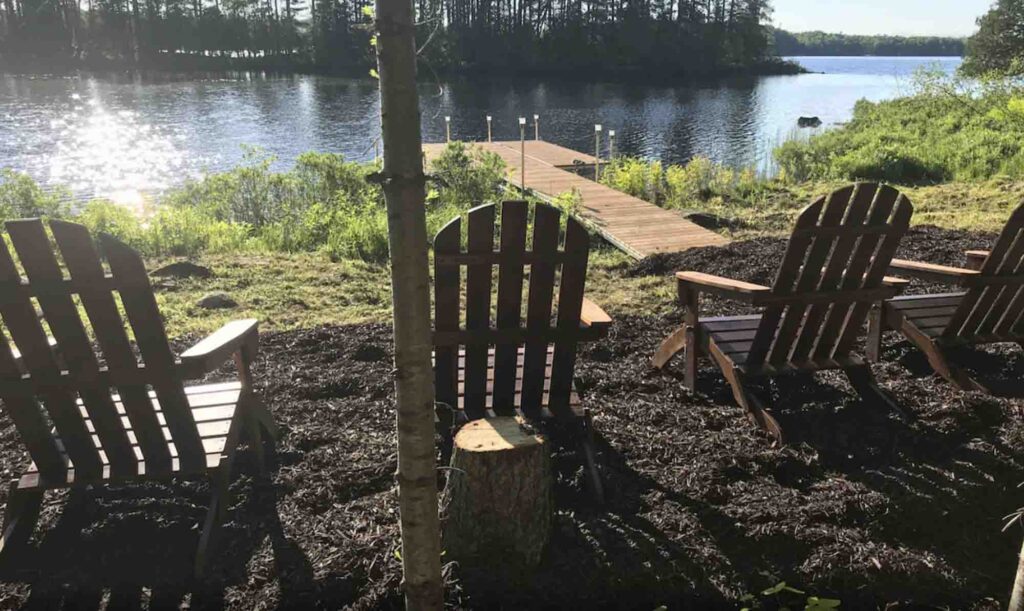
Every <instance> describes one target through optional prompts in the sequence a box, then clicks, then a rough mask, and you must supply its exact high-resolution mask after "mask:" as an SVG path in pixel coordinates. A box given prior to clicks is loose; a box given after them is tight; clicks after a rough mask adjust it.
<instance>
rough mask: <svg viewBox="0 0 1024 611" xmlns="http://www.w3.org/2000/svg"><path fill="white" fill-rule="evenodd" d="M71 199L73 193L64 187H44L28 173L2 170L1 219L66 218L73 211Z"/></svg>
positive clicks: (0, 184)
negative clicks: (45, 189)
mask: <svg viewBox="0 0 1024 611" xmlns="http://www.w3.org/2000/svg"><path fill="white" fill-rule="evenodd" d="M69 201H70V195H69V193H68V192H67V191H65V190H63V189H56V190H53V191H44V190H43V188H42V187H40V186H39V184H38V183H36V181H34V180H32V178H31V177H29V176H28V175H27V174H22V173H21V172H15V171H14V170H9V169H2V170H0V220H7V219H19V218H29V217H50V218H62V217H65V216H67V215H68V213H69V212H70V206H69V203H68V202H69Z"/></svg>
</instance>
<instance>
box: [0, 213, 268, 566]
mask: <svg viewBox="0 0 1024 611" xmlns="http://www.w3.org/2000/svg"><path fill="white" fill-rule="evenodd" d="M5 228H6V229H7V234H8V236H9V238H10V242H9V243H10V244H11V245H12V246H13V247H14V254H16V255H17V261H16V260H15V258H14V256H13V255H12V252H11V250H10V249H9V248H8V246H7V244H8V242H7V241H0V316H2V318H3V323H4V325H3V331H6V332H9V333H10V338H8V337H6V335H5V333H4V332H3V331H0V399H2V400H3V405H4V410H5V411H6V413H7V415H8V416H9V417H10V418H11V420H12V421H13V422H14V426H15V428H16V429H17V430H18V433H19V437H20V438H21V440H22V442H23V443H24V445H25V447H26V449H27V450H28V454H29V458H30V460H31V464H30V465H29V466H28V468H27V469H26V470H25V471H24V473H23V474H22V475H21V476H20V477H19V478H17V479H16V480H14V481H13V482H11V484H10V492H9V494H8V498H7V507H6V508H5V513H4V526H3V534H2V537H3V538H2V541H0V554H3V555H8V554H9V553H13V550H15V549H17V548H18V547H21V546H22V545H24V544H25V543H26V542H27V540H28V538H29V535H31V532H32V529H33V527H34V524H35V522H36V519H37V518H38V514H39V509H40V507H41V504H42V499H43V493H44V491H45V490H47V489H51V488H66V487H71V486H75V487H83V486H88V485H106V484H111V483H122V482H149V481H156V480H163V479H168V478H173V477H189V478H194V477H200V478H204V479H208V480H209V481H210V488H211V500H210V507H209V509H208V511H207V517H206V520H205V521H204V523H203V528H202V531H201V533H200V539H199V549H198V551H197V553H196V564H195V574H196V577H197V578H199V579H202V578H204V577H205V567H206V560H207V556H208V552H209V550H210V547H211V542H212V540H213V537H214V534H215V532H216V530H217V529H218V527H219V525H220V523H221V521H222V519H223V517H224V513H225V510H226V507H227V503H228V498H227V496H228V485H229V484H230V477H231V467H232V463H233V461H234V457H235V453H236V451H237V449H238V447H239V445H240V442H241V441H242V439H243V435H244V436H245V437H247V438H248V439H249V441H250V446H251V447H252V448H253V450H254V451H255V452H256V454H257V457H258V459H259V463H260V464H261V465H262V464H263V443H262V440H263V438H264V436H267V437H269V438H270V439H273V438H274V436H275V435H276V427H275V426H274V423H273V420H272V419H271V417H270V414H269V412H268V411H267V410H266V407H265V406H264V405H263V403H262V401H261V400H260V399H259V397H258V396H257V395H256V394H255V393H254V392H253V388H252V378H251V373H250V366H251V363H252V360H253V359H254V358H255V356H256V351H257V349H258V346H259V332H258V329H257V321H255V320H239V321H234V322H231V323H228V324H226V325H224V327H222V328H221V329H220V330H218V331H217V332H215V333H213V334H212V335H210V336H209V337H207V338H206V339H204V340H202V341H201V342H199V343H197V344H196V345H195V346H193V347H192V348H190V349H189V350H186V351H185V352H183V353H182V354H181V355H179V356H177V357H176V356H175V355H174V353H173V352H172V351H171V347H170V343H169V342H168V340H167V334H166V331H165V329H164V324H163V319H162V317H161V316H160V311H159V309H158V307H157V302H156V298H155V296H154V294H153V289H152V286H151V285H150V283H149V276H148V275H147V273H146V269H145V265H144V263H143V261H142V258H141V257H140V256H139V254H138V253H137V252H135V251H134V250H132V249H131V248H129V247H128V246H127V245H125V244H123V243H122V242H120V241H118V240H116V239H114V238H113V237H111V236H107V235H103V236H101V239H100V241H101V244H102V255H103V256H102V257H101V253H100V252H99V251H97V249H96V245H95V242H94V240H93V237H92V236H91V235H90V233H89V231H88V230H87V229H86V228H85V227H83V226H81V225H77V224H74V223H67V222H63V221H57V220H54V221H50V223H49V229H50V233H48V232H47V230H46V226H45V225H44V224H43V222H42V221H40V220H39V219H23V220H17V221H8V222H6V223H5ZM51 234H52V238H51ZM19 263H20V265H19ZM104 263H105V264H106V265H105V264H104ZM107 266H109V272H108V271H107V269H106V267H107ZM22 271H23V272H24V276H22V275H21V274H22ZM118 301H120V303H118ZM35 302H38V305H39V308H40V309H41V310H42V318H40V317H39V315H38V314H37V310H36V305H35ZM126 319H127V320H126ZM43 322H45V323H46V327H47V328H48V329H47V328H44V326H43ZM128 327H130V329H131V332H132V336H133V338H134V345H133V343H132V342H131V341H130V340H129V335H128V332H127V328H128ZM90 329H91V331H92V333H90ZM48 333H50V334H52V335H50V336H48ZM97 348H98V349H97ZM136 349H137V353H136ZM140 357H141V359H140ZM232 359H233V360H234V362H235V365H236V368H237V370H238V380H237V381H233V382H225V383H218V384H204V385H197V386H186V385H185V381H186V380H188V379H195V378H201V377H203V376H205V375H206V374H208V373H210V372H212V371H214V370H216V369H217V368H218V367H220V366H221V365H222V364H223V363H224V362H226V361H228V360H232Z"/></svg>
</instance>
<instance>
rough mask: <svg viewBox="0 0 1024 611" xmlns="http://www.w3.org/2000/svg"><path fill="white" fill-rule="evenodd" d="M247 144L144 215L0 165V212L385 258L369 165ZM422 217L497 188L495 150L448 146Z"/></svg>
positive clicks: (449, 212) (473, 201)
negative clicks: (81, 200)
mask: <svg viewBox="0 0 1024 611" xmlns="http://www.w3.org/2000/svg"><path fill="white" fill-rule="evenodd" d="M272 161H273V159H272V158H270V157H267V156H265V155H262V154H260V153H259V152H250V153H249V154H248V155H247V157H246V159H245V161H244V163H243V164H242V165H240V166H239V167H237V168H235V169H233V170H231V171H228V172H224V173H221V174H212V175H210V176H207V177H205V178H203V179H202V180H197V181H191V182H188V183H186V184H185V185H183V186H181V187H178V188H176V189H173V190H171V191H169V192H167V193H165V194H163V195H162V196H161V197H160V198H159V199H158V201H157V202H156V205H155V206H154V212H153V213H152V214H151V215H148V216H146V217H145V218H140V217H138V216H136V215H134V214H133V213H132V212H131V211H130V210H128V209H127V208H125V207H123V206H119V205H117V204H114V203H112V202H109V201H106V200H102V199H97V200H92V201H89V202H86V203H85V204H84V205H82V206H81V207H79V208H78V209H75V210H73V209H72V208H71V207H70V205H69V204H68V203H67V202H68V201H70V196H69V194H67V193H65V192H62V191H61V190H56V191H46V190H44V189H42V188H41V187H40V186H39V185H37V184H36V183H35V182H34V181H33V180H32V179H31V178H29V177H28V176H26V175H24V174H18V173H15V172H12V171H9V170H7V171H3V173H2V174H0V220H3V219H8V218H20V217H32V216H45V217H52V218H73V219H75V220H76V221H78V222H80V223H83V224H85V225H86V226H88V227H89V228H90V229H92V230H93V231H103V232H107V233H110V234H112V235H114V236H116V237H118V238H120V239H122V240H123V241H125V242H127V243H128V244H130V245H131V246H132V247H134V248H136V249H138V250H139V251H140V252H142V253H143V254H145V255H147V256H151V257H162V256H196V255H199V254H222V253H239V252H246V253H299V252H319V253H323V254H326V255H327V256H328V257H330V258H332V259H335V260H341V259H357V260H360V261H366V262H371V263H382V262H384V261H386V260H387V257H388V245H387V213H386V210H385V206H384V196H383V193H382V191H381V189H380V187H379V186H378V185H377V184H376V183H375V181H374V180H373V178H372V177H373V176H374V174H375V173H376V172H377V171H378V170H379V168H377V167H376V166H374V165H373V164H365V163H353V162H348V161H345V160H344V158H342V156H340V155H335V154H328V153H306V154H304V155H301V156H300V157H299V158H298V159H297V160H296V163H295V167H294V168H293V169H292V170H290V171H288V172H273V171H271V170H270V165H271V163H272ZM431 172H432V177H433V182H432V183H431V184H430V185H428V197H427V225H428V230H429V231H430V232H431V233H433V232H436V231H438V230H439V229H440V228H441V226H442V225H443V224H444V223H446V222H447V221H448V220H450V219H451V218H452V217H454V216H457V215H459V214H461V213H462V212H464V211H466V210H468V209H469V208H470V207H472V206H475V205H477V204H478V203H480V202H484V201H492V200H495V199H498V198H500V197H501V194H502V191H503V186H502V180H501V179H502V176H503V174H504V164H503V162H502V161H501V159H499V158H498V157H497V156H495V155H492V154H489V153H484V152H482V151H470V150H467V149H466V147H464V146H462V145H460V144H454V145H452V146H451V147H450V148H449V149H448V150H447V151H446V152H445V154H443V155H441V156H440V157H439V158H438V159H437V160H436V161H435V163H434V164H433V167H432V168H431Z"/></svg>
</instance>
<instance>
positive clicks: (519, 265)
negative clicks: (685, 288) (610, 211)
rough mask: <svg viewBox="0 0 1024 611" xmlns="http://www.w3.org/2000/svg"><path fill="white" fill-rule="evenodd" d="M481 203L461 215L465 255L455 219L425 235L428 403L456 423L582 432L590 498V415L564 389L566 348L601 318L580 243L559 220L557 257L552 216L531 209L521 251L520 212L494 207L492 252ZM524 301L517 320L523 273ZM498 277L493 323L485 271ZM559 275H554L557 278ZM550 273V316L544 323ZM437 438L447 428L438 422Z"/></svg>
mask: <svg viewBox="0 0 1024 611" xmlns="http://www.w3.org/2000/svg"><path fill="white" fill-rule="evenodd" d="M498 210H499V208H498V206H495V205H486V206H480V207H478V208H474V209H473V210H470V212H469V228H468V232H467V233H468V236H467V248H466V250H465V251H463V250H462V246H461V244H462V219H461V218H456V219H454V220H452V221H451V222H450V223H448V224H447V225H446V226H445V227H444V228H443V229H441V231H440V232H439V233H438V234H437V236H436V237H435V238H434V270H435V275H434V347H435V349H434V372H435V376H436V389H437V390H436V393H437V401H438V403H441V404H443V405H446V406H448V407H449V408H450V410H448V411H449V413H453V412H458V414H459V415H460V416H461V418H460V419H463V420H476V419H479V418H484V417H489V416H490V417H494V416H513V415H517V414H518V415H521V416H523V417H525V418H526V419H528V420H533V421H540V420H542V419H544V418H559V419H563V420H570V421H577V422H579V423H580V424H581V425H582V430H583V432H584V435H583V449H584V456H585V460H586V463H587V468H588V471H589V473H590V476H591V479H592V484H593V485H594V488H595V493H596V494H598V495H599V496H600V493H601V482H600V479H599V478H598V476H597V469H596V464H595V457H594V447H593V439H592V427H591V421H590V415H589V413H588V412H587V410H586V409H584V408H583V407H582V404H581V402H580V398H579V395H578V394H577V393H576V391H575V389H574V388H573V371H574V369H575V365H576V348H577V345H578V344H579V342H581V341H590V340H596V339H599V338H601V337H604V336H605V335H606V334H607V332H608V327H609V326H610V325H611V319H610V318H609V317H608V315H607V314H605V313H604V311H603V310H601V308H599V307H598V306H597V305H595V304H594V303H592V302H590V301H589V300H587V299H585V298H584V297H583V294H584V284H585V282H586V278H587V259H588V257H589V252H590V238H589V236H588V235H587V231H586V230H585V229H584V228H583V226H582V225H580V224H579V222H577V221H576V220H575V219H573V218H571V217H570V218H568V219H567V221H566V228H565V243H564V246H563V248H562V249H561V250H559V247H558V246H559V244H558V242H559V229H560V218H561V214H560V213H559V211H558V210H557V209H556V208H553V207H551V206H548V205H545V204H537V205H536V206H534V208H533V240H532V246H531V247H530V249H529V250H528V249H527V235H526V234H527V224H528V216H529V212H530V209H529V206H528V204H527V203H526V202H522V201H508V202H504V203H503V204H501V207H500V211H501V224H500V245H499V246H498V248H497V249H495V222H494V221H495V216H496V214H497V212H498ZM527 266H528V267H529V268H530V273H529V296H528V300H527V304H526V316H525V319H526V320H525V324H524V322H523V286H524V277H525V273H524V272H525V268H526V267H527ZM462 268H465V269H466V282H465V295H466V306H465V327H464V328H463V327H462V326H461V325H460V314H461V308H460V291H461V290H462V286H463V285H462ZM495 268H497V272H498V280H497V284H498V287H497V304H496V316H495V317H494V318H493V319H492V316H491V312H492V309H491V291H492V273H493V272H494V270H495ZM559 271H560V273H559ZM556 275H557V276H558V278H559V282H558V285H559V286H558V302H557V308H556V310H557V315H556V316H555V320H554V324H552V314H553V311H554V310H555V309H553V307H552V305H553V301H554V296H555V284H556V282H555V280H556ZM441 420H442V421H441V423H440V425H439V426H440V428H441V429H442V433H443V434H444V433H445V431H446V430H447V431H450V430H451V422H450V420H448V419H441Z"/></svg>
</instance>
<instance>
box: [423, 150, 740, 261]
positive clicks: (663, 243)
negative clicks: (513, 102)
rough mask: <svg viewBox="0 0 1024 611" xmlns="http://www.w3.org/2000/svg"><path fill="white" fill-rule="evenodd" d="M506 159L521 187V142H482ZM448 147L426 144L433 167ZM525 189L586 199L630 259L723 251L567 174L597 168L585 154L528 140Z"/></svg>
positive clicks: (591, 219) (586, 214) (714, 238)
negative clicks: (711, 249)
mask: <svg viewBox="0 0 1024 611" xmlns="http://www.w3.org/2000/svg"><path fill="white" fill-rule="evenodd" d="M472 146H474V147H479V148H480V149H483V150H485V151H489V152H491V153H494V154H496V155H498V156H499V157H501V159H502V160H503V161H504V162H505V165H506V166H507V169H508V176H507V178H506V180H507V182H508V183H509V184H512V185H515V186H519V185H520V183H521V180H522V179H521V177H522V176H523V174H522V172H523V168H524V163H523V162H524V159H523V151H522V150H520V143H519V142H516V141H512V142H477V143H472ZM444 147H445V145H444V144H426V145H424V147H423V149H424V154H425V155H426V159H427V161H428V162H430V161H432V160H433V159H435V158H436V157H437V156H438V155H440V154H441V152H442V151H443V150H444ZM525 153H526V155H525V171H526V188H527V189H529V190H530V191H533V192H534V193H535V194H536V195H537V196H538V197H540V198H542V199H548V200H550V199H554V198H556V197H558V196H559V195H560V194H562V193H566V192H569V191H572V190H576V191H578V192H579V194H580V197H581V199H582V202H583V203H582V210H581V212H580V215H579V216H580V219H581V220H582V221H583V222H585V223H586V224H588V225H589V226H590V227H591V228H592V229H593V230H595V231H597V232H598V233H600V234H601V235H602V236H604V238H605V239H607V240H608V241H609V242H611V243H612V244H614V245H615V246H617V247H618V248H620V249H622V250H623V251H625V252H626V253H627V254H629V255H630V256H633V257H635V258H637V259H641V258H643V257H646V256H648V255H652V254H655V253H659V252H678V251H682V250H687V249H690V248H697V247H701V246H722V245H725V244H727V243H728V242H729V240H728V239H726V238H725V237H723V236H721V235H719V234H717V233H715V232H713V231H710V230H707V229H704V228H703V227H700V226H699V225H697V224H695V223H692V222H690V221H688V220H686V219H684V218H683V217H682V216H680V215H679V214H678V213H676V212H672V211H670V210H665V209H664V208H659V207H658V206H655V205H654V204H651V203H648V202H645V201H643V200H641V199H638V198H636V197H632V196H630V195H627V194H625V193H622V192H620V191H616V190H615V189H611V188H609V187H606V186H604V185H602V184H599V183H597V182H594V181H592V180H589V179H587V178H584V177H582V176H580V175H578V174H575V173H573V172H569V171H567V170H566V169H565V168H570V169H571V168H573V167H575V166H577V165H580V164H582V165H591V166H592V165H594V163H595V162H596V159H595V157H594V156H593V155H588V154H586V153H580V152H578V151H574V150H572V149H568V148H565V147H562V146H559V145H557V144H554V143H551V142H546V141H544V140H528V141H526V147H525Z"/></svg>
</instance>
